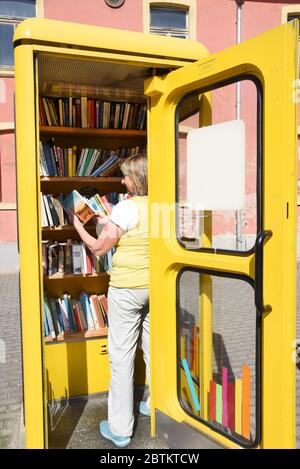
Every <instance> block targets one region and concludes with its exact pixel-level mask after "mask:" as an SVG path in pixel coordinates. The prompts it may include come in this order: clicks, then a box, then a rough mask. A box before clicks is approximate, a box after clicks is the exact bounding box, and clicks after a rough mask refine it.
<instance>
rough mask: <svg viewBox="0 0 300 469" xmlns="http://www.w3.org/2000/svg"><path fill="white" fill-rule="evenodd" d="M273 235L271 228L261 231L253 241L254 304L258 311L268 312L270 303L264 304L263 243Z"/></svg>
mask: <svg viewBox="0 0 300 469" xmlns="http://www.w3.org/2000/svg"><path fill="white" fill-rule="evenodd" d="M272 236H273V233H272V231H271V230H263V231H261V232H260V233H259V234H258V236H257V238H256V241H255V306H256V309H257V310H258V311H259V312H260V313H270V312H271V311H272V306H271V305H264V298H263V277H264V256H263V252H264V244H265V241H268V240H269V239H270V238H271V237H272Z"/></svg>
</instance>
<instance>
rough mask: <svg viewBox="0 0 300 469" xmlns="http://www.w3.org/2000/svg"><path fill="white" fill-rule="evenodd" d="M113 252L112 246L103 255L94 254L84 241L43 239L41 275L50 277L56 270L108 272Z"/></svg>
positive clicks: (79, 272) (87, 272)
mask: <svg viewBox="0 0 300 469" xmlns="http://www.w3.org/2000/svg"><path fill="white" fill-rule="evenodd" d="M113 253H114V248H113V249H111V250H110V251H108V252H107V253H106V254H104V255H103V256H96V255H95V254H93V253H92V252H91V251H90V250H89V248H88V247H87V246H86V245H85V243H83V242H80V241H74V240H71V239H67V241H66V242H58V241H51V240H43V241H42V266H43V275H44V276H49V277H51V276H53V275H55V274H56V273H58V272H59V273H61V274H74V275H82V274H86V275H90V274H93V273H97V274H98V273H100V272H109V271H111V268H112V256H113Z"/></svg>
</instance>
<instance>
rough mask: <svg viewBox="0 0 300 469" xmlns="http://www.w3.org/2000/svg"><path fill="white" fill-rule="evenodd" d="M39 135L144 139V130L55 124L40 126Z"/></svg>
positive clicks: (145, 134)
mask: <svg viewBox="0 0 300 469" xmlns="http://www.w3.org/2000/svg"><path fill="white" fill-rule="evenodd" d="M40 134H41V135H47V136H48V135H49V136H51V137H55V136H57V135H64V136H68V135H69V136H71V137H76V136H83V137H104V138H109V139H111V138H117V139H122V138H126V139H127V138H133V139H146V136H147V131H146V130H136V129H95V128H90V127H87V128H82V127H57V126H41V127H40Z"/></svg>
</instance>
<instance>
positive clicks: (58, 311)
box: [44, 291, 108, 339]
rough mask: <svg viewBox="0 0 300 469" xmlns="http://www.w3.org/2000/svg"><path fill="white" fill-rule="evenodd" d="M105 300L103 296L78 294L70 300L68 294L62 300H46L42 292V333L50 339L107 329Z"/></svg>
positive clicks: (83, 292)
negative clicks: (62, 335)
mask: <svg viewBox="0 0 300 469" xmlns="http://www.w3.org/2000/svg"><path fill="white" fill-rule="evenodd" d="M107 325H108V320H107V298H106V296H105V295H104V294H101V295H98V294H96V293H95V294H92V295H88V294H87V293H86V292H85V291H82V292H81V293H80V297H79V299H77V300H75V299H72V298H71V296H70V295H69V294H68V293H64V295H63V297H62V298H56V299H54V298H48V296H47V292H46V291H45V292H44V333H45V337H47V336H51V337H52V339H56V338H58V337H59V335H60V334H61V333H67V334H68V333H72V332H81V331H91V330H101V329H104V328H105V327H107Z"/></svg>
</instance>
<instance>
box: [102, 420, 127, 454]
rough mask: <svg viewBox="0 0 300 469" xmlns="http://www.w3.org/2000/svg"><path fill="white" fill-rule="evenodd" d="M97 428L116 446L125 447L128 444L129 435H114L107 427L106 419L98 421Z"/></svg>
mask: <svg viewBox="0 0 300 469" xmlns="http://www.w3.org/2000/svg"><path fill="white" fill-rule="evenodd" d="M99 430H100V433H101V435H102V436H103V437H104V438H106V439H107V440H110V441H112V442H113V443H114V444H115V445H116V446H117V447H118V448H125V446H128V445H129V443H130V442H131V438H130V437H129V436H118V435H114V434H113V433H112V432H111V431H110V429H109V425H108V421H107V420H102V422H100V425H99Z"/></svg>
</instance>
